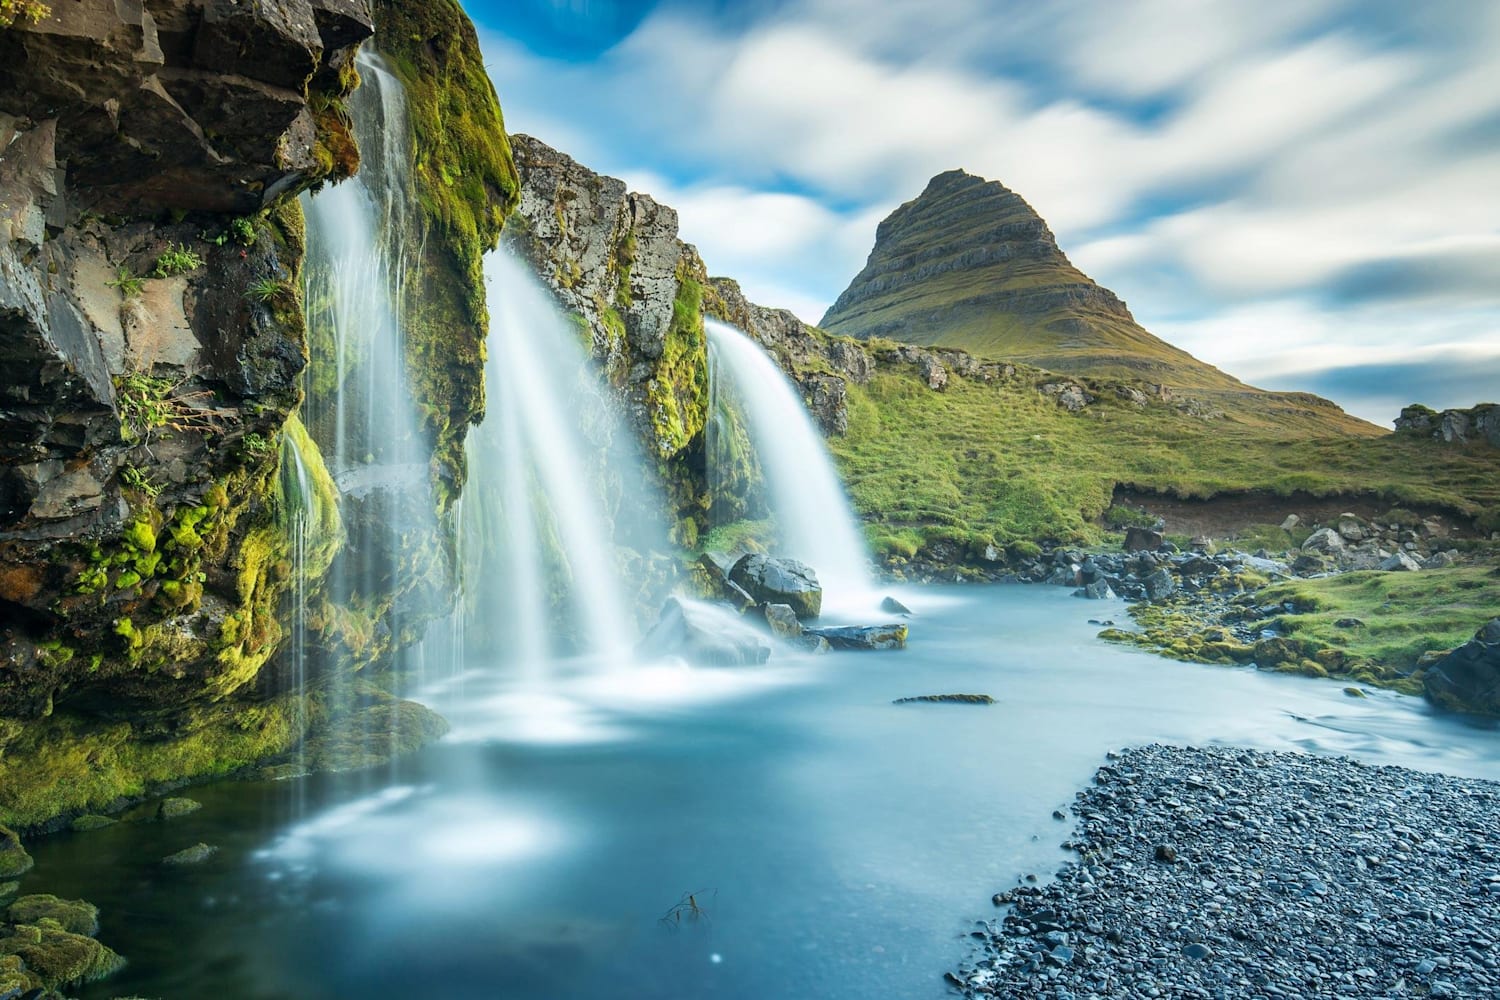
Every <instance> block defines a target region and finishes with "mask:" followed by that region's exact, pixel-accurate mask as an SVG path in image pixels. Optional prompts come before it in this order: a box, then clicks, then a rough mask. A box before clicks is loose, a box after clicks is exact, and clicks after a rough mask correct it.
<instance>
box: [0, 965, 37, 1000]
mask: <svg viewBox="0 0 1500 1000" xmlns="http://www.w3.org/2000/svg"><path fill="white" fill-rule="evenodd" d="M36 988H37V981H36V979H35V977H33V976H29V975H27V974H26V963H25V962H23V961H21V957H20V956H19V955H0V997H16V996H20V995H21V994H23V993H25V992H26V991H27V990H33V989H36Z"/></svg>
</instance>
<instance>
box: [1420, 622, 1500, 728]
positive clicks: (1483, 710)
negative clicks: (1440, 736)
mask: <svg viewBox="0 0 1500 1000" xmlns="http://www.w3.org/2000/svg"><path fill="white" fill-rule="evenodd" d="M1422 686H1423V689H1424V690H1425V691H1426V693H1427V697H1428V698H1429V699H1430V700H1431V701H1432V702H1433V703H1434V704H1436V705H1440V706H1442V707H1443V708H1447V709H1450V710H1452V711H1455V712H1473V713H1476V714H1480V715H1500V618H1496V619H1494V620H1493V621H1490V622H1489V623H1488V624H1486V625H1485V626H1484V627H1483V628H1481V629H1480V630H1479V631H1478V632H1476V633H1474V638H1472V639H1470V640H1469V641H1468V642H1466V643H1464V644H1463V645H1462V646H1460V647H1458V648H1457V649H1455V650H1453V651H1452V652H1450V653H1448V654H1447V655H1446V656H1443V657H1441V658H1440V659H1437V660H1436V661H1435V662H1433V663H1431V664H1430V665H1429V666H1428V667H1427V672H1426V674H1425V675H1424V677H1423V681H1422Z"/></svg>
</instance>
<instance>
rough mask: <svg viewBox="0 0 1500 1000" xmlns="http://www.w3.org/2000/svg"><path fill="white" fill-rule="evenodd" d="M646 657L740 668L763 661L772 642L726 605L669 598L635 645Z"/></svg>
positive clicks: (637, 650) (641, 654)
mask: <svg viewBox="0 0 1500 1000" xmlns="http://www.w3.org/2000/svg"><path fill="white" fill-rule="evenodd" d="M636 654H637V655H638V656H641V657H643V658H646V659H664V658H666V657H670V656H677V657H681V658H682V659H684V660H687V661H688V662H689V663H696V664H701V665H703V666H711V667H739V666H750V665H753V664H757V663H765V662H766V661H767V660H768V659H770V658H771V645H770V643H768V642H767V641H766V639H765V637H764V636H762V635H761V634H760V633H759V632H757V631H756V630H755V629H753V628H751V627H750V626H749V625H747V624H745V622H743V621H742V620H740V618H739V617H738V616H737V615H735V614H734V612H732V611H730V610H729V609H727V608H722V607H717V606H715V605H712V604H705V603H703V602H701V601H692V600H688V599H687V598H683V597H669V598H667V603H666V604H664V605H662V609H661V616H660V617H659V618H658V619H657V621H656V624H655V625H653V626H652V627H651V631H649V632H647V633H646V636H645V638H643V639H642V640H641V641H640V643H639V644H638V645H637V646H636Z"/></svg>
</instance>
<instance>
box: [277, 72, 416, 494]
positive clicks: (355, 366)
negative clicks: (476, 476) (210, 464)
mask: <svg viewBox="0 0 1500 1000" xmlns="http://www.w3.org/2000/svg"><path fill="white" fill-rule="evenodd" d="M359 69H360V78H361V83H360V87H359V89H358V90H356V91H355V92H354V94H353V95H352V97H351V98H350V100H351V102H352V103H353V104H354V122H355V126H356V133H357V138H358V140H359V144H360V149H361V151H362V157H363V159H362V162H361V167H360V172H359V174H357V175H356V176H355V177H353V178H351V179H349V180H347V181H344V182H343V183H342V184H338V185H336V186H333V187H330V188H326V189H324V190H323V191H320V192H319V193H318V194H317V195H316V196H313V197H304V199H303V209H304V212H305V214H306V216H307V235H308V253H307V263H308V266H307V274H308V281H307V289H306V292H307V294H306V301H307V312H308V322H309V327H310V330H309V337H310V340H312V341H313V343H312V350H313V353H314V358H313V362H314V365H316V366H317V370H316V371H314V372H313V373H312V376H311V382H312V384H311V385H310V386H309V392H308V394H307V402H306V404H305V418H306V419H305V423H306V424H307V426H308V427H309V429H310V430H312V432H313V435H314V437H315V438H317V439H318V441H319V443H320V444H321V445H322V447H323V449H324V452H325V454H327V455H328V456H329V459H330V460H331V462H332V464H333V472H334V476H335V478H336V479H338V480H339V484H340V487H341V489H344V491H345V492H348V491H349V490H348V489H346V488H345V483H346V481H348V482H349V483H350V484H351V485H352V486H353V487H354V488H355V489H358V488H360V487H361V486H367V485H369V484H370V483H371V482H372V480H380V479H382V478H384V479H392V478H399V479H406V480H412V479H415V478H417V477H419V476H425V475H426V461H425V453H424V450H423V447H422V441H421V437H420V435H419V433H418V428H419V426H420V423H419V421H418V419H417V414H416V411H415V408H414V406H413V405H412V402H411V398H410V394H409V393H407V392H406V391H405V389H404V386H405V382H406V376H405V337H404V334H403V330H402V323H401V303H402V297H403V294H404V284H405V276H406V274H407V272H408V271H409V270H410V269H411V267H412V266H413V264H412V261H411V260H410V257H409V254H408V252H407V247H406V245H405V242H406V241H405V233H406V227H405V224H404V220H405V218H406V217H407V214H408V212H409V211H410V210H411V208H410V206H409V205H408V198H409V197H410V190H411V183H412V182H411V178H410V170H411V158H412V152H411V148H410V126H409V124H408V122H407V117H406V100H405V94H404V92H403V90H402V87H401V84H400V82H399V81H398V80H397V79H396V78H395V77H393V76H392V75H391V74H390V73H389V72H388V71H387V70H386V69H385V68H384V67H383V65H382V63H381V60H380V57H379V56H377V55H373V54H369V53H365V52H361V53H360V56H359ZM320 353H322V354H325V355H326V356H324V357H319V356H318V355H319V354H320ZM325 389H326V390H327V391H325ZM375 469H380V470H384V473H383V474H377V473H372V470H375Z"/></svg>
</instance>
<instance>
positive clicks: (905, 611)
mask: <svg viewBox="0 0 1500 1000" xmlns="http://www.w3.org/2000/svg"><path fill="white" fill-rule="evenodd" d="M990 561H991V562H993V561H994V560H990ZM880 610H881V611H884V612H886V613H887V614H892V615H909V614H911V613H912V610H911V608H908V607H907V606H906V605H904V604H902V603H901V602H900V601H898V600H896V599H895V598H894V597H890V596H887V597H886V598H885V600H883V601H881V602H880Z"/></svg>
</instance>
